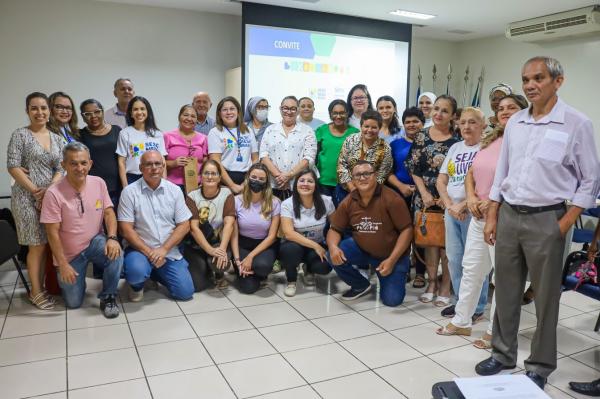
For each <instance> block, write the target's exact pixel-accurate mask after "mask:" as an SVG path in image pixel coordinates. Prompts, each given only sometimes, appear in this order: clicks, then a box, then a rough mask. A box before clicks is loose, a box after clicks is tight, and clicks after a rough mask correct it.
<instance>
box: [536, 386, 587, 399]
mask: <svg viewBox="0 0 600 399" xmlns="http://www.w3.org/2000/svg"><path fill="white" fill-rule="evenodd" d="M544 392H546V394H547V395H548V396H550V397H551V398H552V399H572V398H573V396H571V395H569V394H567V393H566V392H563V391H561V390H560V389H558V388H556V387H555V386H554V385H550V384H546V386H545V387H544ZM571 392H572V393H573V394H575V393H574V392H573V391H571ZM588 398H589V396H588Z"/></svg>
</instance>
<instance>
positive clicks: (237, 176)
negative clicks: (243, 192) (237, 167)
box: [227, 170, 246, 184]
mask: <svg viewBox="0 0 600 399" xmlns="http://www.w3.org/2000/svg"><path fill="white" fill-rule="evenodd" d="M227 174H228V175H229V177H230V178H231V180H233V182H234V183H235V184H242V183H243V182H244V179H245V178H246V172H235V171H229V170H228V171H227Z"/></svg>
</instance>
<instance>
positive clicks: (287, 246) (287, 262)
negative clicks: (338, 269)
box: [279, 241, 331, 283]
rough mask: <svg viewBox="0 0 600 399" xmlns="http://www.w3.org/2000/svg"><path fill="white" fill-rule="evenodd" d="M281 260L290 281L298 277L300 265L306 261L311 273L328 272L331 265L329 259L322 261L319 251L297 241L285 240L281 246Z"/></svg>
mask: <svg viewBox="0 0 600 399" xmlns="http://www.w3.org/2000/svg"><path fill="white" fill-rule="evenodd" d="M279 260H280V261H281V265H282V266H283V267H284V268H285V276H286V277H287V281H288V283H292V282H295V281H296V280H297V279H298V271H297V269H298V265H299V264H300V263H304V264H305V265H306V268H307V270H308V272H309V273H315V274H327V273H329V272H330V271H331V266H330V265H329V263H327V261H322V260H321V258H319V255H317V252H316V251H315V250H314V249H312V248H307V247H305V246H302V245H300V244H298V243H296V242H292V241H283V242H282V243H281V246H280V247H279Z"/></svg>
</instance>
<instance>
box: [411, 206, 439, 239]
mask: <svg viewBox="0 0 600 399" xmlns="http://www.w3.org/2000/svg"><path fill="white" fill-rule="evenodd" d="M414 241H415V244H416V245H417V246H419V247H444V246H446V226H445V225H444V211H443V210H427V208H423V209H422V210H420V211H417V212H416V213H415V229H414Z"/></svg>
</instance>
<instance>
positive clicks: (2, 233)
mask: <svg viewBox="0 0 600 399" xmlns="http://www.w3.org/2000/svg"><path fill="white" fill-rule="evenodd" d="M0 242H2V245H0V265H2V264H4V262H6V261H8V260H10V259H12V261H13V263H14V264H15V267H16V268H17V272H18V273H19V277H20V278H21V281H22V282H23V285H24V286H25V289H26V290H27V294H29V293H30V291H29V284H27V280H25V276H24V275H23V270H22V269H21V264H20V263H19V260H18V259H17V254H18V253H19V251H20V249H21V247H20V246H19V242H18V241H17V232H16V231H14V230H13V228H12V226H11V225H10V224H9V223H8V222H7V221H6V220H0Z"/></svg>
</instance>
